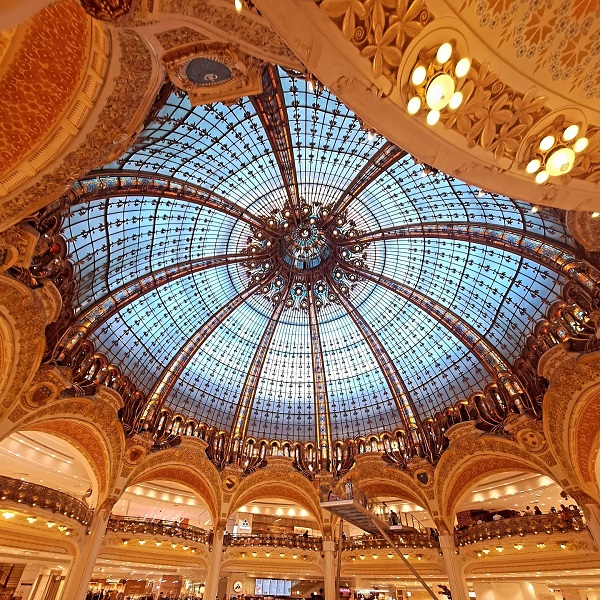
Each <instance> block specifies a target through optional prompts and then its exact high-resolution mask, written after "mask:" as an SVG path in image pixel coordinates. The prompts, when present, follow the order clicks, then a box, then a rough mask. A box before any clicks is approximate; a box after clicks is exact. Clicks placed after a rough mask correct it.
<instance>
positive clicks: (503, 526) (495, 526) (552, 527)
mask: <svg viewBox="0 0 600 600" xmlns="http://www.w3.org/2000/svg"><path fill="white" fill-rule="evenodd" d="M586 530H587V527H586V525H585V523H584V522H583V518H582V516H581V513H580V512H579V511H578V510H567V511H563V512H560V513H550V514H546V515H529V516H524V517H513V518H510V519H501V520H500V521H488V522H485V523H479V524H478V525H472V526H471V527H468V528H466V529H463V530H462V531H458V532H457V533H455V534H454V541H455V543H456V545H457V546H465V545H468V544H476V543H477V542H483V541H487V540H492V539H494V538H495V539H498V538H503V537H515V536H518V537H522V536H525V535H536V534H542V533H545V534H549V533H566V532H569V531H586Z"/></svg>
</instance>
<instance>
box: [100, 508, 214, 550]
mask: <svg viewBox="0 0 600 600" xmlns="http://www.w3.org/2000/svg"><path fill="white" fill-rule="evenodd" d="M107 529H108V530H109V531H115V532H119V531H120V532H122V533H129V534H132V535H160V536H167V537H176V538H179V539H182V540H188V541H190V542H196V543H199V544H210V543H211V541H212V533H211V532H209V531H206V529H202V528H200V527H196V526H195V525H186V524H182V523H181V522H180V521H162V520H156V519H144V518H140V517H119V516H115V515H112V516H111V517H110V519H109V521H108V527H107Z"/></svg>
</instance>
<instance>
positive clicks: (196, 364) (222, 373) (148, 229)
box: [65, 72, 575, 440]
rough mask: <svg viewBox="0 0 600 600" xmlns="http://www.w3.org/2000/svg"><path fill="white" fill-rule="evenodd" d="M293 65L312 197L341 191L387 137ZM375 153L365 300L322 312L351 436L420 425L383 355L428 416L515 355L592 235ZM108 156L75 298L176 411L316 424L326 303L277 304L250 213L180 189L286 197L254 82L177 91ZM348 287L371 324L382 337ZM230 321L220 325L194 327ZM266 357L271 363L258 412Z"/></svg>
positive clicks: (341, 416)
mask: <svg viewBox="0 0 600 600" xmlns="http://www.w3.org/2000/svg"><path fill="white" fill-rule="evenodd" d="M280 78H281V88H282V90H283V97H284V98H283V99H284V102H285V106H286V107H287V119H288V123H289V131H290V133H291V140H292V144H293V156H294V160H295V170H296V173H297V178H298V189H299V193H300V199H301V202H302V203H303V205H304V204H306V205H310V206H311V211H312V210H313V208H312V207H313V206H321V207H326V206H332V205H333V204H335V203H336V202H337V201H338V200H339V199H340V198H343V197H344V194H345V193H346V191H347V189H348V187H349V186H350V184H351V182H352V181H353V179H354V178H355V177H356V176H357V174H358V173H359V172H360V171H361V169H365V168H367V169H368V167H369V161H370V160H372V159H373V157H374V156H375V155H376V154H377V153H378V152H382V151H383V150H382V149H384V150H385V145H386V144H387V142H386V141H385V140H384V139H382V138H381V137H379V136H376V137H375V138H373V139H369V136H368V133H367V132H366V131H364V130H363V129H362V128H361V126H360V123H359V121H358V119H357V118H356V117H355V116H354V114H353V113H352V112H351V111H350V110H349V109H348V108H347V107H345V106H344V105H343V104H342V103H341V102H340V101H339V100H337V99H336V98H335V97H334V96H333V94H331V93H330V92H328V91H327V90H324V91H320V92H318V93H313V92H311V91H310V90H309V89H308V87H307V84H306V83H305V82H304V81H303V80H301V79H297V78H294V77H290V76H288V75H285V74H283V72H280ZM375 171H376V170H373V171H372V172H373V173H374V174H373V175H372V177H370V178H368V179H367V184H366V185H365V186H364V189H361V191H360V192H359V193H358V194H357V195H356V198H353V199H352V200H351V201H350V202H349V203H348V207H347V210H346V211H345V215H346V216H345V218H346V219H349V220H351V221H352V223H353V227H354V228H355V230H356V232H357V235H358V238H359V239H360V237H361V236H364V237H365V239H368V245H367V246H366V248H365V249H364V259H363V258H361V259H360V260H361V261H362V265H361V267H360V269H365V270H367V271H368V273H369V277H368V278H359V279H358V280H356V281H352V282H351V285H350V287H351V289H350V290H349V292H348V294H349V296H348V298H349V300H348V301H347V302H336V301H333V302H328V301H327V298H326V297H324V300H325V301H324V304H323V306H319V310H318V311H316V313H315V314H316V316H317V319H318V328H316V329H315V330H314V331H318V336H319V337H320V347H321V349H322V364H323V373H324V377H325V382H326V388H327V403H328V409H329V422H330V427H331V439H333V440H336V439H345V438H348V437H356V436H358V435H364V434H366V433H369V432H374V431H383V430H393V429H394V428H396V427H402V426H403V423H404V421H403V418H402V417H401V415H400V412H399V410H398V406H397V402H396V401H395V400H394V397H393V394H392V391H391V389H390V385H389V378H388V380H387V381H386V377H385V376H384V373H383V372H382V368H383V367H382V365H383V364H384V363H385V361H383V360H382V356H385V357H387V358H386V359H385V360H388V358H389V360H391V362H392V363H393V369H394V371H395V372H396V373H397V375H398V377H399V378H400V379H401V382H402V385H403V386H404V387H405V389H406V392H407V394H408V397H409V399H410V403H411V405H412V406H414V408H415V410H416V414H415V417H416V418H423V417H425V416H428V415H431V414H432V413H433V412H435V411H436V410H439V409H441V408H443V407H445V406H447V405H448V404H451V403H455V402H456V401H457V400H458V399H460V398H462V397H466V396H468V395H469V394H471V393H472V392H474V391H477V390H481V389H482V388H483V387H484V386H485V385H486V383H487V382H489V381H490V378H491V377H492V373H494V372H495V373H500V372H503V370H504V369H509V370H510V365H511V364H512V362H513V360H514V359H515V358H516V357H517V356H518V354H519V352H520V350H521V348H522V346H523V343H524V341H525V339H526V337H527V335H528V334H529V333H530V332H531V331H532V330H533V328H534V326H535V323H536V322H538V321H539V320H540V319H542V318H543V317H544V316H545V313H546V309H547V307H548V306H549V305H550V304H551V303H552V302H554V301H555V300H556V298H557V297H558V296H559V294H560V291H561V287H562V285H563V284H564V283H565V281H566V280H567V278H568V274H567V273H566V272H565V269H563V268H562V266H561V265H563V264H567V263H568V262H569V260H571V258H572V253H573V252H575V245H574V243H573V240H572V239H571V238H570V236H569V235H568V233H567V232H566V230H565V227H564V225H563V223H562V217H561V214H560V213H559V212H558V211H552V210H541V211H540V212H538V213H537V214H533V213H531V211H530V207H529V206H528V205H526V204H524V203H521V202H516V201H513V200H510V199H508V198H504V197H500V196H496V195H491V194H488V193H484V194H481V193H480V192H479V191H478V190H475V189H473V188H471V187H469V186H468V185H466V184H464V183H462V182H460V181H458V180H455V179H452V178H450V177H448V176H446V175H444V174H441V173H435V172H434V173H428V174H425V173H424V172H423V169H422V168H421V167H420V166H419V165H416V164H415V162H414V161H413V159H412V158H411V157H409V156H407V155H404V154H403V153H401V152H400V153H398V155H397V156H395V157H394V160H393V161H390V164H389V166H388V165H386V169H385V170H382V172H379V171H377V172H376V173H375ZM366 172H367V173H369V172H370V171H368V170H367V171H366ZM103 173H104V175H102V173H100V175H101V176H102V177H96V178H93V177H91V178H89V179H87V180H86V181H84V182H82V183H81V184H79V185H80V188H79V191H78V193H81V194H83V195H85V194H88V193H92V192H94V193H96V194H98V195H97V197H92V198H91V199H90V200H82V203H80V204H75V205H74V206H73V207H72V208H71V209H70V213H69V214H68V215H67V219H66V225H65V237H66V238H67V240H68V244H69V251H70V258H71V259H72V261H73V262H74V264H75V267H76V271H77V277H78V282H79V288H78V297H77V301H76V307H75V308H76V315H77V317H78V318H79V319H80V324H81V325H82V326H85V327H86V328H88V330H89V336H90V338H91V340H92V341H93V342H94V344H95V346H96V348H97V349H98V350H99V351H101V352H103V353H105V354H106V355H107V356H108V357H109V359H110V360H111V361H112V362H114V363H115V364H118V365H119V366H120V368H121V370H122V371H123V372H125V373H127V374H128V375H129V376H130V377H131V378H132V379H133V381H134V382H135V383H136V384H137V385H138V386H139V387H140V388H141V389H143V390H145V391H146V392H150V391H151V390H154V391H156V390H157V389H158V390H159V391H160V390H162V389H168V393H167V395H166V398H165V406H167V407H169V408H170V409H172V410H173V411H174V412H181V413H183V414H185V415H187V416H190V417H194V418H196V419H197V420H199V421H202V422H205V423H208V424H210V425H215V426H216V427H217V428H219V429H223V430H226V431H232V430H233V429H234V428H235V425H236V424H235V417H236V412H237V415H238V416H239V415H240V414H242V415H243V421H244V427H243V430H244V433H245V435H248V436H254V437H256V438H279V439H289V440H316V439H317V435H316V427H318V423H317V419H318V418H319V414H321V413H320V412H319V411H320V410H321V409H322V408H323V405H322V403H321V409H320V408H319V404H318V402H317V406H315V389H316V388H315V385H316V384H315V380H316V378H315V373H314V369H313V361H312V357H311V338H310V327H309V314H308V311H307V310H302V308H299V307H298V306H296V305H294V306H293V307H292V308H287V307H286V308H282V309H281V310H279V309H277V308H276V307H275V306H274V304H273V301H272V295H273V293H274V292H272V290H271V291H270V292H269V294H271V295H270V296H269V294H265V293H256V294H255V293H252V294H246V295H245V296H243V299H242V300H239V299H240V297H241V296H240V295H241V294H244V291H245V290H247V289H248V287H249V286H250V285H252V282H251V281H250V279H249V268H248V265H247V257H245V256H244V254H243V253H244V252H247V251H248V239H249V238H251V237H252V236H255V234H256V231H253V230H252V226H251V224H250V222H249V221H244V220H241V219H240V218H238V217H236V215H235V214H234V213H233V212H232V211H227V210H224V209H223V208H222V207H219V206H213V205H211V206H208V205H205V204H204V205H203V204H202V203H194V202H191V201H189V200H186V199H185V198H183V197H182V198H177V197H173V196H172V195H167V194H166V192H165V190H166V189H171V190H173V189H175V190H176V189H177V186H179V185H181V186H183V185H185V184H190V185H192V186H200V187H201V188H202V190H204V191H205V192H206V194H211V193H214V194H218V195H220V196H221V197H223V198H225V199H226V200H227V201H230V202H231V203H235V204H236V205H237V206H239V207H240V208H241V210H243V211H245V212H246V213H247V214H248V215H252V218H251V219H250V221H251V220H252V219H254V218H258V219H259V220H260V219H264V218H266V217H268V216H269V215H273V214H275V213H277V214H280V213H282V211H284V210H285V209H286V202H287V199H288V194H287V193H286V190H285V188H284V182H283V180H282V177H281V172H280V170H279V167H278V164H277V160H276V155H275V152H274V151H273V149H272V148H271V146H270V143H269V137H268V136H267V135H266V132H265V131H264V129H263V125H262V123H261V119H260V118H259V115H258V114H257V112H256V109H255V106H254V105H253V103H252V102H251V101H250V99H248V98H244V99H242V100H240V101H239V102H237V103H235V104H233V105H231V106H224V105H220V104H215V105H207V106H201V107H196V108H193V107H191V106H190V104H189V101H188V99H187V97H185V96H182V95H180V94H178V93H173V94H172V95H171V96H170V97H169V98H168V100H167V102H166V103H165V105H164V106H163V107H162V108H161V109H160V111H159V112H158V114H157V116H156V117H155V119H154V120H153V121H152V122H151V123H150V124H149V125H148V126H147V127H146V129H145V130H144V131H143V132H142V134H141V135H140V137H139V138H138V140H137V141H136V143H135V144H134V146H133V147H132V148H131V149H130V150H129V151H128V152H127V153H126V154H125V155H124V156H123V157H121V158H120V159H119V160H117V161H115V162H114V163H113V164H111V165H107V167H105V169H104V171H103ZM129 173H131V174H132V175H128V174H129ZM117 176H120V179H121V180H123V179H126V178H127V177H129V176H131V178H132V179H131V181H132V182H133V183H135V182H136V181H137V182H139V181H140V178H142V179H141V181H144V182H146V185H147V187H149V188H151V190H150V189H148V190H147V191H146V192H145V193H141V192H140V193H138V194H135V193H127V194H125V193H124V192H123V193H122V194H121V195H119V192H118V190H119V189H121V188H119V185H121V183H122V182H120V180H119V179H118V178H117ZM156 177H158V178H159V179H160V181H159V180H157V179H156ZM136 178H137V179H136ZM102 190H106V193H105V194H104V195H103V193H102ZM111 190H112V192H111V193H109V192H110V191H111ZM203 193H204V192H203ZM249 218H250V217H249ZM344 227H346V226H345V225H344ZM392 228H393V231H392ZM382 230H383V231H382ZM298 234H301V230H298ZM319 239H320V238H319ZM328 243H329V242H328ZM332 244H333V242H332ZM332 248H333V250H332V251H331V255H332V256H335V260H336V261H338V262H337V263H336V264H342V263H343V261H341V259H339V258H338V255H337V254H336V253H337V250H336V248H337V246H335V245H334V244H333V245H332ZM276 251H277V252H278V251H279V250H276ZM362 253H363V250H361V251H360V252H359V253H358V254H361V255H362ZM270 256H271V255H270ZM273 256H275V255H274V254H273ZM322 256H323V259H322V260H323V264H324V265H330V264H331V265H333V263H332V262H331V261H332V260H334V259H332V258H330V257H329V253H327V254H326V255H325V254H323V255H322ZM319 257H321V254H319ZM319 260H321V258H319ZM316 266H318V267H320V266H321V265H320V263H319V264H317V265H316ZM342 266H344V265H343V264H342ZM347 266H348V269H347V273H351V272H352V269H353V266H352V264H350V263H348V264H347ZM331 269H333V266H332V267H331ZM319 273H320V271H319ZM330 275H331V273H330ZM269 281H270V280H269ZM336 281H337V280H336ZM340 281H341V280H340ZM344 281H349V280H346V279H344ZM384 281H385V282H387V284H386V285H384V284H383V282H384ZM290 283H294V281H292V282H290ZM296 283H297V281H296ZM269 285H270V283H269ZM341 285H343V283H334V284H333V287H335V286H341ZM394 286H396V287H394ZM398 289H402V290H403V294H399V293H397V291H398ZM332 291H334V290H332ZM336 293H337V292H336ZM325 294H327V292H325ZM310 297H311V296H310V294H308V295H307V298H310ZM315 297H316V296H315ZM236 299H238V300H236ZM417 299H418V301H417ZM349 305H351V306H352V307H353V308H354V309H355V310H356V311H357V313H358V314H359V315H360V319H363V320H364V322H366V323H367V324H368V328H369V331H370V332H371V333H369V335H372V336H374V337H373V338H372V339H371V343H369V340H368V339H367V338H366V335H365V330H364V328H361V327H360V320H357V319H356V318H355V319H353V318H351V316H350V315H349V312H348V306H349ZM227 306H231V308H232V310H229V311H228V310H226V309H224V307H227ZM211 319H213V322H214V323H216V325H215V326H214V328H212V326H211V330H210V335H206V336H204V337H202V336H200V337H196V338H195V337H194V336H195V335H196V334H197V332H199V331H201V328H202V327H203V325H206V324H207V323H209V324H210V323H211ZM357 324H358V325H357ZM266 331H268V332H269V338H268V343H267V344H266V345H265V347H264V348H262V350H261V351H260V352H259V353H258V354H257V348H258V347H259V343H260V341H261V339H262V338H263V336H264V334H265V332H266ZM190 340H191V341H190ZM194 340H196V341H194ZM198 340H201V341H198ZM375 348H379V349H380V350H379V351H378V352H376V351H375V350H374V349H375ZM377 354H380V356H378V355H377ZM255 356H260V362H261V364H260V375H259V376H258V377H257V378H256V381H255V382H254V383H253V384H252V398H251V400H250V401H248V402H247V403H245V404H243V411H240V410H239V408H238V407H239V406H240V401H241V400H242V398H243V390H244V389H245V388H244V384H245V382H246V381H247V380H248V372H249V369H251V368H254V367H255V366H256V361H255V360H253V359H254V357H255ZM178 357H179V358H178ZM174 364H177V365H180V366H181V368H179V369H178V370H177V371H176V372H175V371H174V370H173V368H171V369H170V368H169V365H171V366H172V365H174ZM317 364H320V363H319V362H317ZM174 373H175V374H174ZM165 383H168V385H167V387H166V388H165V387H164V384H165ZM161 384H162V385H163V387H161ZM399 385H400V384H399Z"/></svg>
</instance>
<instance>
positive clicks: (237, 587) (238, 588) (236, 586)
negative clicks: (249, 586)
mask: <svg viewBox="0 0 600 600" xmlns="http://www.w3.org/2000/svg"><path fill="white" fill-rule="evenodd" d="M243 589H244V584H243V583H242V582H241V581H236V582H234V584H233V591H234V592H235V593H236V594H240V593H241V592H242V590H243Z"/></svg>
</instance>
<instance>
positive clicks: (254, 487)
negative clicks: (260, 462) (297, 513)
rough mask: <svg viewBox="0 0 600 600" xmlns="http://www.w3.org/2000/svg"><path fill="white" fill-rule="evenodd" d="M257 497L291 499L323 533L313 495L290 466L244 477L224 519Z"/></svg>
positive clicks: (318, 509) (315, 495) (307, 483)
mask: <svg viewBox="0 0 600 600" xmlns="http://www.w3.org/2000/svg"><path fill="white" fill-rule="evenodd" d="M288 460H289V459H288ZM261 498H285V499H287V500H293V501H294V502H296V503H297V504H298V505H300V506H301V507H302V508H304V509H305V510H306V511H308V513H309V514H310V515H311V516H312V517H314V519H315V521H316V522H317V523H318V525H319V528H320V529H321V531H323V527H324V523H323V517H322V514H321V508H320V506H319V497H318V495H317V492H316V491H315V488H314V487H313V486H312V485H311V483H310V482H309V481H308V480H307V479H306V478H305V477H303V476H302V475H300V474H299V473H295V472H293V471H292V469H291V465H290V467H289V469H285V470H284V469H283V468H277V469H274V468H273V467H269V466H267V467H266V468H265V469H261V470H259V471H256V472H255V473H252V474H251V475H250V476H248V477H246V478H245V479H244V480H243V481H242V483H241V484H240V485H239V487H238V489H237V490H236V492H235V493H234V494H233V496H232V498H231V500H230V502H229V507H228V510H227V515H226V516H227V518H229V517H230V516H231V515H232V514H233V513H234V512H235V511H237V510H239V509H240V508H241V507H242V506H244V505H245V504H248V503H250V502H252V501H253V500H260V499H261Z"/></svg>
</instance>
